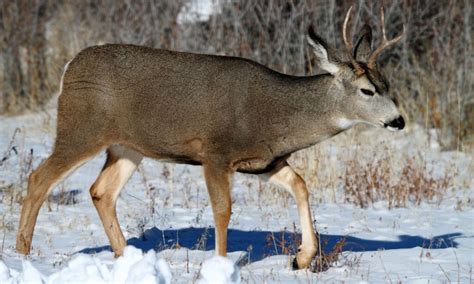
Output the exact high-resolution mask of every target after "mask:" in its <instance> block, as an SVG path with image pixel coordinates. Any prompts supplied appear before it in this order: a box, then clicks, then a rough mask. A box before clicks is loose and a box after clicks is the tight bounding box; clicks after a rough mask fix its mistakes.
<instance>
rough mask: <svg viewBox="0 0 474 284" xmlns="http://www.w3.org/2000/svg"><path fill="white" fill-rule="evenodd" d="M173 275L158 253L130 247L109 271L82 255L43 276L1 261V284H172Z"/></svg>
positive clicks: (26, 266)
mask: <svg viewBox="0 0 474 284" xmlns="http://www.w3.org/2000/svg"><path fill="white" fill-rule="evenodd" d="M171 276H172V275H171V271H170V268H169V266H168V264H167V263H166V261H164V260H163V259H160V258H158V257H157V254H156V252H155V251H153V250H150V251H149V252H148V253H146V254H143V253H142V251H141V250H139V249H137V248H135V247H132V246H128V247H126V248H125V250H124V254H123V256H121V257H119V258H118V259H117V260H116V261H115V262H114V263H113V265H112V268H111V269H109V267H108V266H107V264H106V263H103V262H102V261H101V260H100V259H99V258H97V257H94V256H90V255H87V254H79V255H78V256H76V257H75V258H73V259H72V260H71V261H70V262H69V263H68V265H67V267H65V268H63V269H62V270H61V271H58V272H56V273H53V274H51V275H50V276H45V275H42V274H41V273H40V272H39V271H38V270H37V269H36V268H35V267H34V266H33V265H32V264H31V263H30V262H29V261H27V260H25V261H23V271H22V272H21V273H18V272H17V271H15V270H13V269H9V268H8V267H7V266H6V265H5V263H3V262H2V261H1V260H0V283H11V284H13V283H49V284H56V283H58V284H59V283H158V284H169V283H171Z"/></svg>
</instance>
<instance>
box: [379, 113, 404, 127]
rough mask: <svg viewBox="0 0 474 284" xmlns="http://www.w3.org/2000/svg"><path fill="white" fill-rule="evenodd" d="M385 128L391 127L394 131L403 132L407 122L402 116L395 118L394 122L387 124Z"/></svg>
mask: <svg viewBox="0 0 474 284" xmlns="http://www.w3.org/2000/svg"><path fill="white" fill-rule="evenodd" d="M384 126H385V128H389V127H390V128H392V129H398V130H402V129H403V128H404V127H405V120H404V119H403V117H402V116H399V117H397V118H395V119H394V120H392V121H390V122H388V123H385V124H384Z"/></svg>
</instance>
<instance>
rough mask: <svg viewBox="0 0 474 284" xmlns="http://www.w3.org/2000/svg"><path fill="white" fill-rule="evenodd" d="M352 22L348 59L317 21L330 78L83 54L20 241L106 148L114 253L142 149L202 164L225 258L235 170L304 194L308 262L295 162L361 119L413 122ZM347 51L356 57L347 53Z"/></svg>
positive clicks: (303, 254)
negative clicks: (121, 208) (120, 210)
mask: <svg viewBox="0 0 474 284" xmlns="http://www.w3.org/2000/svg"><path fill="white" fill-rule="evenodd" d="M350 13H351V9H349V11H348V12H347V14H346V18H345V21H344V25H343V39H344V43H345V47H346V51H345V53H346V54H345V56H342V54H338V53H337V52H336V51H335V50H334V49H332V48H331V47H329V46H328V45H327V44H326V43H325V42H324V41H323V40H322V39H321V38H320V37H319V36H317V35H316V34H315V33H314V31H313V29H312V28H310V29H309V32H308V35H307V40H308V42H309V44H310V45H311V47H312V50H313V51H314V55H315V56H316V58H317V59H318V61H319V66H320V67H321V68H322V69H324V70H325V71H327V72H328V74H323V75H317V76H310V77H296V76H289V75H284V74H281V73H278V72H276V71H273V70H271V69H269V68H266V67H264V66H262V65H260V64H258V63H255V62H253V61H250V60H246V59H242V58H235V57H226V56H213V55H202V54H192V53H182V52H174V51H168V50H159V49H152V48H147V47H141V46H134V45H122V44H110V45H103V46H94V47H89V48H86V49H84V50H83V51H81V52H80V53H79V54H78V55H77V56H76V57H75V58H74V59H73V60H72V61H71V62H70V63H69V64H68V65H67V66H66V70H65V71H64V74H63V77H62V82H61V92H60V96H59V99H58V100H59V102H58V121H57V137H56V143H55V146H54V151H53V153H52V154H51V156H50V157H49V158H48V159H47V160H46V161H44V162H43V163H42V164H41V165H40V166H39V167H38V168H37V169H36V170H35V171H34V172H33V173H32V174H31V175H30V177H29V183H28V192H27V195H26V197H25V199H24V203H23V208H22V211H21V219H20V225H19V230H18V235H17V241H16V249H17V251H18V252H20V253H23V254H28V253H29V251H30V247H31V241H32V237H33V231H34V226H35V223H36V219H37V216H38V212H39V209H40V207H41V205H42V204H43V202H44V201H45V199H46V197H47V195H48V193H49V192H50V190H51V189H52V188H53V187H54V186H55V185H56V184H57V183H58V182H60V181H61V180H62V179H64V178H65V177H66V176H67V175H68V174H70V173H71V172H72V171H73V170H75V169H76V168H78V167H79V166H80V165H82V164H83V163H84V162H86V161H87V160H89V159H91V158H92V157H94V156H95V155H97V154H98V153H99V152H101V151H103V150H105V149H106V150H107V160H106V162H105V165H104V167H103V169H102V172H101V173H100V175H99V176H98V178H97V180H96V181H95V182H94V184H93V185H92V187H91V189H90V194H91V196H92V200H93V203H94V205H95V207H96V208H97V211H98V214H99V216H100V219H101V220H102V223H103V225H104V228H105V232H106V233H107V236H108V238H109V241H110V244H111V247H112V249H113V251H114V252H115V255H117V256H119V255H121V254H122V252H123V249H124V247H125V246H126V241H125V238H124V236H123V234H122V232H121V230H120V226H119V223H118V220H117V216H116V211H115V204H116V200H117V197H118V195H119V192H120V190H121V189H122V187H123V186H124V184H125V183H126V182H127V180H128V179H129V178H130V176H131V175H132V173H133V172H134V171H135V169H136V168H137V166H138V164H139V163H140V161H141V160H142V158H143V157H151V158H155V159H160V160H164V161H170V162H175V163H185V164H191V165H202V167H203V172H204V178H205V180H206V185H207V189H208V192H209V198H210V201H211V205H212V211H213V214H214V221H215V231H216V244H215V245H216V252H217V254H219V255H222V256H225V255H226V250H227V227H228V224H229V219H230V215H231V184H232V176H233V174H234V173H235V172H242V173H249V174H256V175H260V176H261V177H263V178H265V179H266V180H269V181H270V182H273V183H276V184H278V185H280V186H282V187H283V188H285V189H286V190H288V191H289V192H290V193H291V195H292V196H293V197H294V198H295V200H296V204H297V208H298V212H299V216H300V222H301V230H302V245H301V246H300V248H299V251H298V253H297V255H296V258H295V265H296V266H297V267H298V268H305V267H308V266H309V264H310V262H311V259H312V257H313V256H314V255H315V253H316V251H317V241H316V236H315V233H314V228H313V222H312V220H311V213H310V206H309V203H308V190H307V188H306V185H305V182H304V180H303V179H302V178H301V177H300V176H299V175H298V174H297V173H296V172H295V171H294V170H293V169H292V168H291V166H290V165H289V164H288V163H287V161H286V160H287V159H288V157H289V156H290V155H291V153H293V152H295V151H298V150H300V149H303V148H306V147H309V146H311V145H314V144H316V143H318V142H320V141H322V140H324V139H327V138H329V137H331V136H334V135H336V134H338V133H340V132H341V131H344V130H346V129H348V128H350V127H351V126H352V125H354V124H355V123H359V122H362V123H368V124H372V125H375V126H379V127H386V128H391V129H396V130H399V129H402V128H403V127H404V120H403V118H402V117H401V116H400V113H399V111H398V109H397V107H396V105H395V103H394V102H393V100H392V99H391V98H390V97H389V95H388V84H387V82H386V80H385V78H384V77H383V76H382V74H381V73H379V71H378V70H377V65H376V59H377V57H378V56H379V55H380V53H381V52H382V51H383V50H384V49H386V48H387V47H389V46H391V45H392V44H394V43H395V42H397V41H399V40H400V38H401V36H402V35H403V33H402V35H400V36H398V37H396V38H394V39H392V40H387V38H386V34H385V28H384V23H383V21H384V20H383V11H382V34H383V40H382V43H381V45H380V47H378V48H377V49H376V50H375V51H373V52H372V51H371V41H372V34H371V29H370V28H369V27H368V26H365V27H364V28H363V29H362V30H361V32H360V33H359V35H358V37H357V38H356V41H355V45H354V46H353V45H352V40H351V39H350V36H349V35H348V33H347V24H348V21H349V18H350ZM345 57H347V58H348V59H347V60H344V58H345Z"/></svg>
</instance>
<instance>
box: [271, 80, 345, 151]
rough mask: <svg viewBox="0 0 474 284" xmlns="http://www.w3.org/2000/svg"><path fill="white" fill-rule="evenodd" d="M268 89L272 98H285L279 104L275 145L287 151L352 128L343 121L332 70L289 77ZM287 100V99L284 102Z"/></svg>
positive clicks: (295, 149)
mask: <svg viewBox="0 0 474 284" xmlns="http://www.w3.org/2000/svg"><path fill="white" fill-rule="evenodd" d="M283 81H284V82H281V84H280V85H279V86H278V87H277V88H272V89H271V90H269V91H270V92H271V94H269V96H272V97H273V98H285V100H281V101H280V103H279V105H278V108H276V109H278V114H280V115H281V117H280V118H275V120H277V122H278V123H276V124H274V125H276V127H275V128H274V131H275V132H274V133H275V134H276V135H275V137H274V138H275V139H274V144H275V149H277V150H278V153H279V154H288V153H292V152H294V151H297V150H300V149H303V148H307V147H309V146H312V145H314V144H317V143H319V142H320V141H322V140H325V139H327V138H329V137H332V136H334V135H336V134H338V133H340V132H341V131H343V130H345V129H347V128H349V127H350V126H349V125H343V123H341V121H343V119H344V116H343V114H342V112H341V107H340V104H341V100H340V99H339V98H340V97H341V96H339V95H338V94H337V92H340V90H342V88H341V86H340V85H339V84H340V83H339V82H338V81H336V80H335V79H334V77H333V76H331V75H329V74H325V75H318V76H311V77H288V78H286V80H283ZM283 102H284V103H283Z"/></svg>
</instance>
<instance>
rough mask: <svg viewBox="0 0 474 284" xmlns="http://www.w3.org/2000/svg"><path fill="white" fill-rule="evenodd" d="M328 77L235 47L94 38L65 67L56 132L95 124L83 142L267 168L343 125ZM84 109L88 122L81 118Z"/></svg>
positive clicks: (183, 158)
mask: <svg viewBox="0 0 474 284" xmlns="http://www.w3.org/2000/svg"><path fill="white" fill-rule="evenodd" d="M178 63H179V64H178ZM196 70H198V72H196ZM331 81H332V77H330V76H313V77H294V76H288V75H284V74H280V73H278V72H275V71H272V70H270V69H268V68H266V67H264V66H262V65H259V64H257V63H254V62H252V61H249V60H244V59H241V58H234V57H223V56H210V55H201V54H190V53H180V52H173V51H167V50H159V49H152V48H146V47H140V46H133V45H105V46H96V47H91V48H88V49H86V50H84V51H82V52H81V53H80V54H79V55H78V56H77V57H76V58H75V59H74V60H72V61H71V62H70V63H69V64H68V68H67V71H66V72H65V74H64V78H63V87H62V94H61V96H60V98H59V112H60V114H59V118H58V124H59V125H58V138H57V140H58V142H61V141H65V140H67V136H68V135H71V134H70V133H71V128H74V127H75V128H77V127H79V128H80V127H87V129H84V130H82V131H78V132H79V133H88V135H87V137H81V139H90V140H91V142H86V143H97V142H100V143H103V144H104V147H106V146H108V145H112V144H121V145H125V146H128V147H130V148H133V149H135V150H136V151H138V152H140V153H142V154H143V155H145V156H148V157H152V158H156V159H164V160H168V161H172V162H180V163H188V164H202V163H203V162H205V161H206V159H219V160H222V162H225V163H228V164H229V165H231V166H232V167H233V168H234V169H235V170H237V171H243V172H264V171H265V168H266V167H268V165H270V164H271V163H272V162H273V161H274V160H275V159H278V158H280V157H284V156H286V155H288V154H290V153H292V152H294V151H296V150H299V149H302V148H305V147H308V146H311V145H313V144H316V143H317V142H319V141H320V140H322V139H323V138H326V137H330V136H332V135H334V134H335V133H337V132H339V131H341V130H342V129H340V127H338V125H336V124H334V125H333V124H331V122H332V121H334V120H333V119H331V116H334V115H336V114H335V110H336V107H337V103H338V102H337V101H336V100H334V96H330V95H326V94H327V92H328V88H329V87H330V84H331ZM105 82H106V83H105ZM63 117H64V119H63ZM84 118H88V123H84V125H78V124H77V122H81V121H83V120H84ZM328 122H329V123H328ZM72 123H74V125H75V126H73V125H72ZM63 136H66V137H64V138H63ZM98 138H99V139H98ZM101 139H102V140H103V141H100V140H101Z"/></svg>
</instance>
